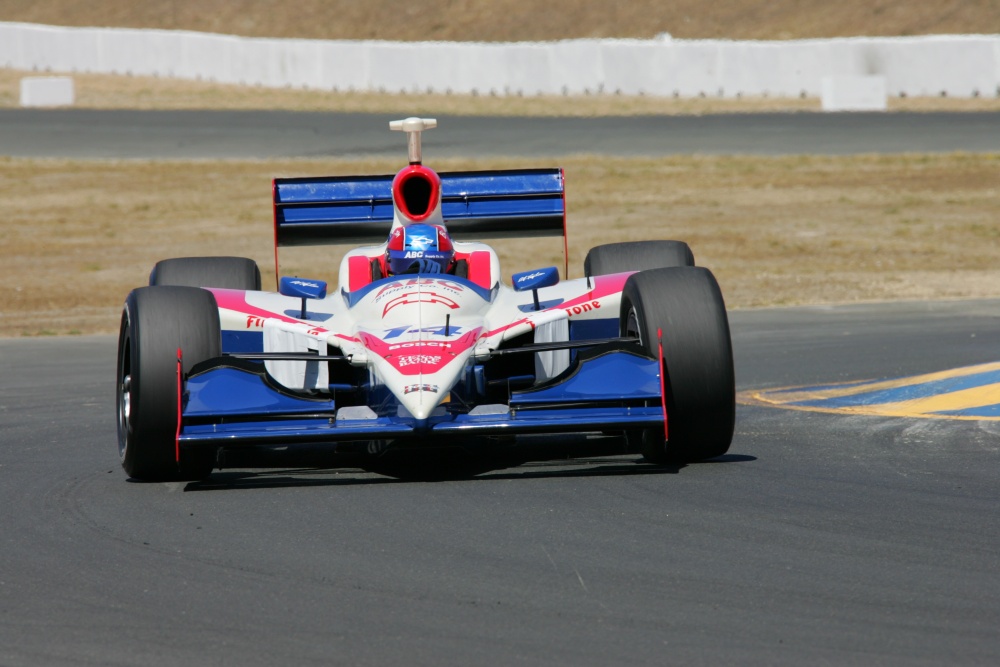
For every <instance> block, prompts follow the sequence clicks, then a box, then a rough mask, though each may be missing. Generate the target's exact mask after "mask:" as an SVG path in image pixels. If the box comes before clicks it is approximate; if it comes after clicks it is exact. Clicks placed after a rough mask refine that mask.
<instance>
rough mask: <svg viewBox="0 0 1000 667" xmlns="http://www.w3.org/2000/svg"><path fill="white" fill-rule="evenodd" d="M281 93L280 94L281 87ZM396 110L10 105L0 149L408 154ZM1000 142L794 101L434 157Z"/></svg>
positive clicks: (523, 139) (958, 119) (573, 122)
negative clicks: (785, 108) (392, 123)
mask: <svg viewBox="0 0 1000 667" xmlns="http://www.w3.org/2000/svg"><path fill="white" fill-rule="evenodd" d="M275 94H280V92H276V93H275ZM401 115H405V112H401V114H397V115H395V116H389V115H378V114H336V113H299V112H282V111H93V110H83V109H66V110H36V109H0V155H10V156H17V157H69V158H143V159H145V158H171V159H202V158H205V159H208V158H273V157H288V158H323V157H358V156H369V157H370V156H373V155H386V156H398V155H400V154H401V153H400V151H401V148H400V147H401V146H403V145H404V144H403V143H400V142H401V141H402V139H401V138H400V137H399V136H398V135H397V134H396V133H390V132H389V131H388V128H387V124H388V122H389V120H391V119H393V118H395V117H400V116H401ZM940 151H945V152H950V151H970V152H996V151H1000V113H906V114H903V113H892V114H886V113H851V114H823V113H786V114H774V113H772V114H730V115H710V116H638V117H627V118H509V117H505V118H488V117H440V118H439V127H438V128H437V129H435V130H434V131H433V137H428V140H427V141H426V142H425V148H424V155H425V158H426V159H427V160H432V159H434V158H435V157H470V156H481V157H489V156H505V155H511V156H524V157H558V156H561V155H569V154H580V153H594V154H604V155H623V156H638V155H646V156H655V155H665V154H672V153H674V154H689V153H702V154H713V153H715V154H719V153H727V154H729V153H732V154H762V155H781V154H801V153H813V154H829V155H844V154H857V153H901V152H940Z"/></svg>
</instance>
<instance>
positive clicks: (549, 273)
mask: <svg viewBox="0 0 1000 667" xmlns="http://www.w3.org/2000/svg"><path fill="white" fill-rule="evenodd" d="M510 279H511V283H512V284H513V285H514V291H515V292H526V291H528V290H531V296H532V297H534V299H535V310H541V309H542V305H541V304H540V303H539V302H538V290H540V289H541V288H543V287H552V286H553V285H558V284H559V269H557V268H556V267H554V266H550V267H548V268H544V269H535V270H534V271H524V272H522V273H515V274H514V275H513V276H511V278H510Z"/></svg>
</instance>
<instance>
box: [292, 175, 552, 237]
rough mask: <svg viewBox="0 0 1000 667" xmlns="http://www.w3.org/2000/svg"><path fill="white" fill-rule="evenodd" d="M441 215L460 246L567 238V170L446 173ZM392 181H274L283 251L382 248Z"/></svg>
mask: <svg viewBox="0 0 1000 667" xmlns="http://www.w3.org/2000/svg"><path fill="white" fill-rule="evenodd" d="M439 176H440V177H441V212H442V214H443V216H444V221H445V224H446V225H447V226H448V231H449V233H450V234H451V235H452V236H453V237H454V238H455V239H456V240H458V241H471V240H480V239H491V238H493V239H495V238H506V237H528V236H562V237H563V238H564V239H565V237H566V202H565V197H564V187H563V173H562V170H561V169H512V170H504V171H463V172H445V173H441V174H439ZM392 179H393V176H327V177H319V178H276V179H274V184H273V192H274V240H275V245H276V246H304V245H327V244H340V243H343V244H367V243H381V242H383V241H385V240H386V238H388V236H389V230H390V228H391V227H392V217H393V208H392Z"/></svg>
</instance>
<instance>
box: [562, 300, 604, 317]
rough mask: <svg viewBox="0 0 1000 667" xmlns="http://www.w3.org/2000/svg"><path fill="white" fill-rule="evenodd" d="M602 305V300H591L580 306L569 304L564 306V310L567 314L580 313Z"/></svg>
mask: <svg viewBox="0 0 1000 667" xmlns="http://www.w3.org/2000/svg"><path fill="white" fill-rule="evenodd" d="M600 307H601V302H600V301H591V302H590V303H584V304H581V305H579V306H567V307H565V308H563V310H565V311H566V314H567V315H579V314H580V313H588V312H590V311H592V310H596V309H597V308H600Z"/></svg>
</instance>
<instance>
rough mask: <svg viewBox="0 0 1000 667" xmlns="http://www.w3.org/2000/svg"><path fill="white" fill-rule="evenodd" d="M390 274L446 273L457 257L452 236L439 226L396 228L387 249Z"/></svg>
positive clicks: (421, 225)
mask: <svg viewBox="0 0 1000 667" xmlns="http://www.w3.org/2000/svg"><path fill="white" fill-rule="evenodd" d="M385 254H386V264H388V265H389V273H390V274H392V275H398V274H401V273H447V272H448V269H449V268H451V264H452V260H454V258H455V249H454V247H453V246H452V244H451V238H450V237H449V236H448V232H447V231H446V230H445V228H444V227H442V226H440V225H424V224H412V225H409V226H406V227H397V228H396V229H394V230H393V231H392V233H391V234H390V235H389V243H388V246H387V248H386V252H385Z"/></svg>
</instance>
